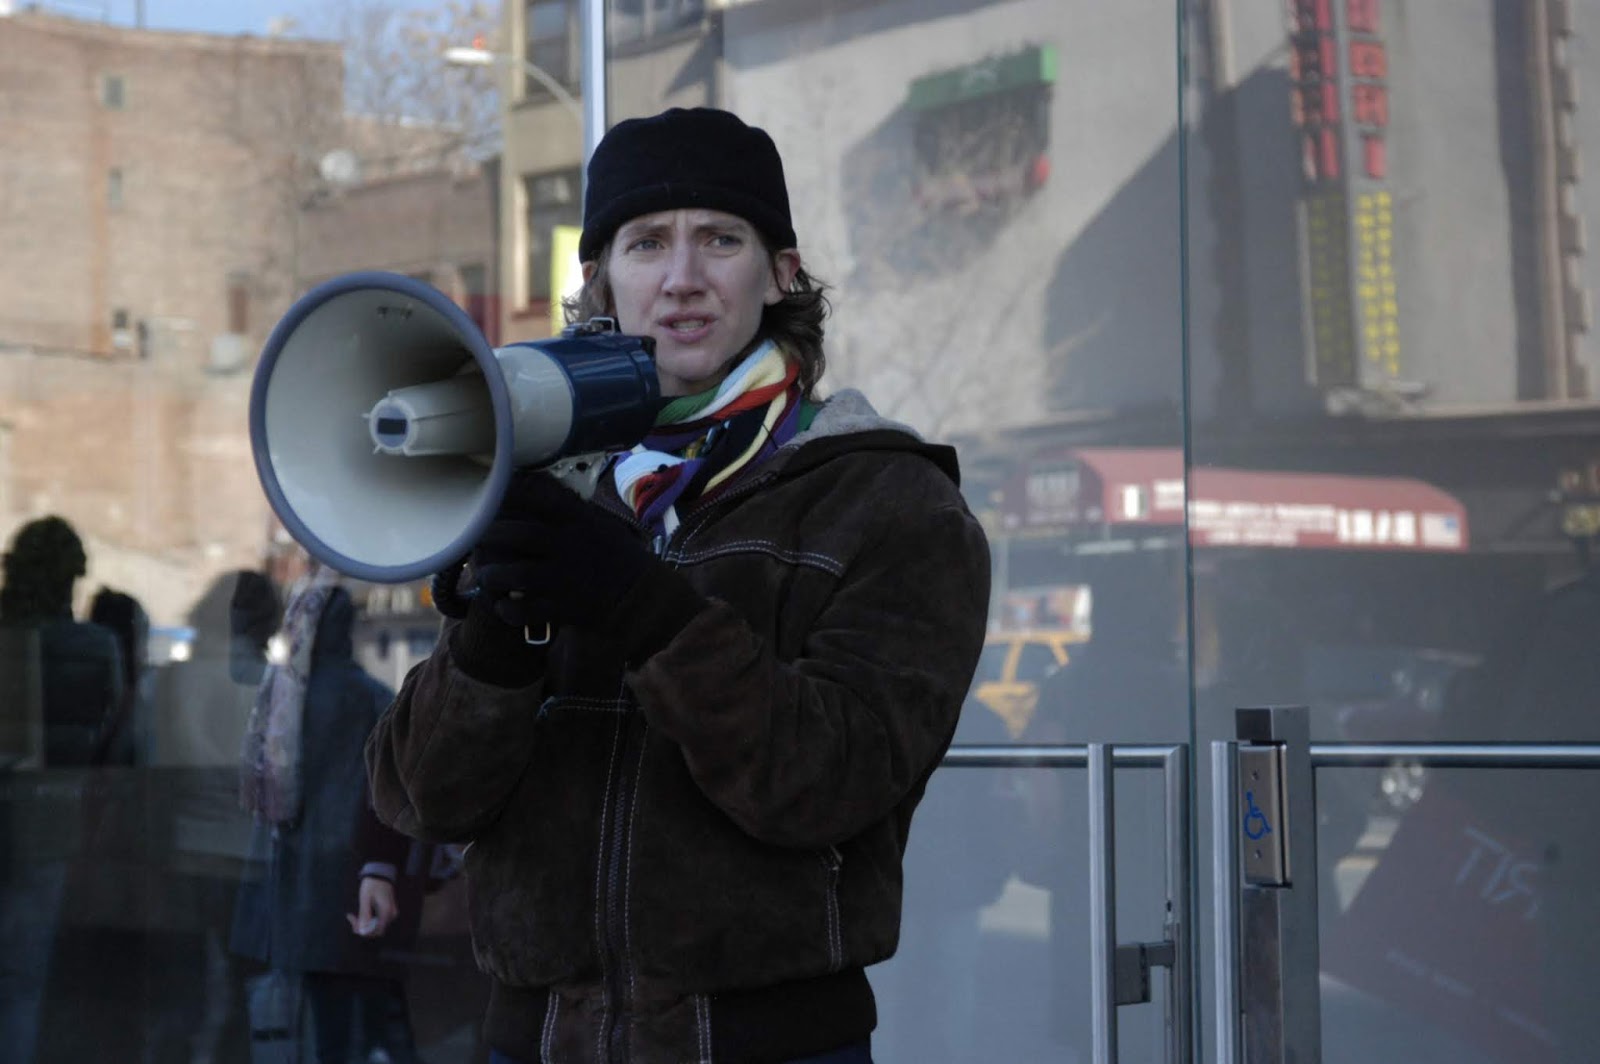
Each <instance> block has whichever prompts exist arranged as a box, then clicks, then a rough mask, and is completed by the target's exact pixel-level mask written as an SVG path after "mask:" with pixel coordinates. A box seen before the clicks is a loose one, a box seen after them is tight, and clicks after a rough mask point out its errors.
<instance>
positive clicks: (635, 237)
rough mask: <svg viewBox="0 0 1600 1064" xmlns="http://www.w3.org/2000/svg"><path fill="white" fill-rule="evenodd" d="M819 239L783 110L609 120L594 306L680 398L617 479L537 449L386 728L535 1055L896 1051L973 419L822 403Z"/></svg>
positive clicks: (422, 827)
mask: <svg viewBox="0 0 1600 1064" xmlns="http://www.w3.org/2000/svg"><path fill="white" fill-rule="evenodd" d="M796 244H797V241H796V238H795V233H794V229H793V225H792V222H791V220H790V214H789V200H788V193H787V191H786V188H785V184H784V177H783V165H782V162H781V160H780V158H779V156H778V152H777V149H776V147H775V146H774V144H773V142H772V140H771V138H769V137H768V136H767V134H766V133H765V132H763V131H762V130H760V129H757V128H754V127H751V126H747V125H746V124H745V123H744V122H742V121H741V120H740V119H738V118H737V117H735V116H734V115H731V114H728V113H727V112H723V111H715V110H708V109H696V110H677V109H674V110H671V111H667V112H665V113H663V114H659V115H656V116H654V117H651V118H644V119H634V120H630V121H626V122H623V123H621V124H619V125H618V126H616V127H615V128H614V129H612V130H611V131H610V132H609V133H608V134H607V135H606V137H605V139H604V140H603V141H602V142H601V143H600V145H599V147H598V148H597V149H596V151H595V153H594V157H593V159H592V160H591V162H590V164H589V170H588V185H587V190H586V194H585V202H584V229H583V236H582V240H581V244H580V253H581V257H582V259H583V263H584V267H583V268H584V276H585V280H586V283H585V286H584V288H583V290H582V293H581V294H580V295H579V297H578V298H577V299H576V301H575V305H574V306H571V307H569V308H568V309H569V314H570V315H572V316H574V317H576V318H578V319H586V318H588V317H590V316H593V315H596V314H604V315H607V316H611V317H614V318H616V320H617V323H618V326H619V328H620V329H621V331H622V332H624V333H628V334H634V335H641V336H647V337H649V338H651V339H652V340H653V341H654V346H655V357H656V368H657V372H658V374H659V378H660V381H661V390H662V394H663V396H666V397H670V399H671V402H669V403H668V404H667V405H666V407H665V409H664V410H663V411H662V412H661V414H660V415H659V417H658V418H657V421H656V427H655V429H654V431H653V432H652V433H651V435H650V436H649V437H648V438H646V439H645V441H644V442H643V443H642V444H641V445H639V446H638V447H636V448H634V450H633V451H632V452H631V453H627V454H621V455H617V456H615V457H614V458H613V460H612V462H611V464H610V465H609V467H608V469H607V471H606V474H605V475H604V477H603V478H602V480H601V482H600V486H599V489H598V490H597V491H596V492H595V495H594V498H593V499H592V501H584V500H582V499H580V498H579V497H578V496H577V495H576V494H574V493H573V492H571V491H568V490H567V489H566V488H564V487H562V486H561V485H559V484H558V483H557V482H556V481H555V480H554V479H552V478H551V477H549V476H548V475H546V474H542V473H533V472H523V473H519V474H517V476H516V477H515V478H514V479H513V481H512V484H511V486H510V488H509V490H508V491H507V493H506V496H505V501H504V502H503V504H502V505H501V507H500V509H499V511H498V513H497V514H496V516H495V519H494V520H493V522H492V523H491V524H490V525H489V528H488V530H487V532H486V533H485V534H484V535H483V536H482V538H481V540H480V541H479V543H478V545H477V547H476V548H475V549H474V550H473V551H472V555H471V565H470V575H471V578H472V580H473V582H474V584H475V587H476V589H477V590H476V593H475V594H474V595H472V596H471V597H470V599H468V598H454V597H451V596H446V597H445V600H444V602H443V603H442V608H443V609H445V610H446V612H447V613H448V614H455V615H454V616H449V617H448V619H447V621H446V624H445V628H444V633H443V636H442V638H441V640H440V643H439V646H438V648H437V649H436V650H435V652H434V654H433V655H432V657H431V658H429V659H428V660H427V661H425V662H423V663H422V664H421V665H419V666H418V667H417V668H416V669H415V670H413V671H412V673H411V675H410V676H408V677H407V679H406V682H405V685H404V687H403V689H402V690H401V693H400V695H399V697H398V698H397V699H396V701H395V703H394V705H393V706H392V707H391V708H390V709H389V711H388V712H387V713H386V714H385V716H384V717H383V719H382V721H381V722H380V723H379V725H378V727H377V729H376V730H375V731H374V733H373V736H372V738H371V740H370V741H369V744H368V747H367V760H368V768H369V771H370V774H371V778H372V788H373V796H374V802H375V805H376V808H377V812H378V814H379V816H380V817H382V818H383V819H384V820H385V821H387V822H388V823H390V824H392V825H393V826H394V827H396V828H398V829H399V830H401V831H403V832H406V833H408V834H412V835H415V836H416V837H418V838H423V839H430V840H435V841H456V840H466V839H470V840H472V845H471V846H470V847H469V849H468V851H467V856H466V866H467V876H468V881H469V889H470V894H471V898H472V913H473V937H474V942H475V948H476V951H477V956H478V959H479V963H480V964H481V966H482V967H484V968H485V969H486V970H487V971H488V972H489V973H490V975H491V976H493V993H492V997H491V1001H490V1005H489V1014H488V1019H487V1024H486V1036H487V1039H488V1041H489V1044H490V1045H491V1046H493V1047H494V1050H495V1059H496V1060H497V1061H501V1062H505V1064H536V1062H541V1061H551V1060H559V1061H562V1062H563V1064H579V1062H587V1061H608V1062H610V1064H623V1062H627V1061H633V1062H640V1064H657V1062H659V1064H667V1062H677V1061H683V1060H715V1061H717V1062H718V1064H722V1062H730V1064H733V1062H791V1061H796V1062H797V1061H805V1062H808V1064H809V1062H829V1064H858V1062H867V1061H870V1059H871V1055H870V1035H871V1032H872V1029H873V1026H874V1024H875V1008H874V1002H873V997H872V990H871V988H870V986H869V985H868V982H867V977H866V975H865V972H864V969H865V968H866V966H868V965H870V964H873V963H875V962H877V961H881V960H883V959H885V958H886V957H888V956H890V955H891V954H892V953H893V952H894V950H895V945H896V942H897V939H898V935H899V925H900V884H901V867H900V854H901V852H902V850H903V848H904V846H905V841H906V834H907V831H908V829H909V826H910V821H911V815H912V811H913V809H914V808H915V807H916V805H917V802H918V800H919V799H920V798H921V796H922V793H923V789H924V787H925V785H926V783H927V780H928V777H929V774H930V773H932V771H933V769H934V767H935V766H936V765H937V764H938V763H939V759H940V757H941V756H942V755H943V753H944V750H945V749H946V747H947V746H948V745H949V742H950V738H951V735H952V733H953V732H954V730H955V725H956V718H957V715H958V713H959V712H960V709H961V703H962V698H963V696H964V695H965V693H966V691H967V686H968V684H969V682H970V680H971V677H972V672H973V668H974V666H975V664H976V661H977V657H978V653H979V649H980V647H981V644H982V641H983V634H984V622H985V614H986V611H987V602H988V584H989V560H988V551H987V546H986V544H985V541H984V536H983V533H982V531H981V530H980V528H979V526H978V523H977V521H976V520H975V519H974V518H973V516H972V515H971V514H970V513H969V512H968V510H967V507H966V506H965V504H964V503H963V501H962V498H961V495H960V493H959V492H958V490H957V467H956V458H955V453H954V451H953V450H952V449H950V448H948V447H943V446H936V445H933V444H929V443H926V442H924V441H922V440H921V439H920V438H918V437H917V436H916V435H915V434H914V433H913V432H912V431H911V430H910V429H907V428H906V427H904V426H902V425H898V424H895V423H892V422H889V421H886V420H884V419H882V418H880V417H879V416H878V415H877V414H876V413H875V412H874V411H873V409H872V407H871V406H870V405H869V404H868V403H867V401H866V400H865V399H864V398H863V397H862V396H860V395H859V394H858V393H855V392H851V391H845V392H840V393H839V394H837V395H834V396H832V397H830V398H828V399H827V400H826V401H819V400H818V399H817V398H816V397H815V394H814V391H815V388H816V385H817V381H818V378H819V377H820V376H821V373H822V367H823V353H822V332H823V330H822V322H823V318H824V316H825V313H826V309H827V304H826V302H825V300H824V299H823V298H822V295H821V290H820V287H819V286H818V285H817V284H816V283H815V282H813V281H812V280H811V279H810V278H809V277H808V276H807V275H806V273H805V271H804V270H803V268H802V266H801V260H800V253H799V251H798V250H796ZM547 632H548V633H549V634H548V638H543V637H544V636H545V634H546V633H547Z"/></svg>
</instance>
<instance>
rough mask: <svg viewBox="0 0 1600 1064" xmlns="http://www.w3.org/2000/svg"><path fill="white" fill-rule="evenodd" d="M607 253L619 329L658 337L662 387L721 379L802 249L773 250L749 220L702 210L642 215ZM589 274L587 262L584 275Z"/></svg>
mask: <svg viewBox="0 0 1600 1064" xmlns="http://www.w3.org/2000/svg"><path fill="white" fill-rule="evenodd" d="M609 256H610V257H609V258H608V259H607V260H606V274H607V279H608V281H609V284H610V288H611V305H612V310H613V312H614V313H615V315H616V318H617V327H618V328H619V329H621V330H622V331H623V332H625V333H629V334H631V335H634V336H649V337H651V338H652V339H654V340H655V342H656V372H657V373H658V375H659V376H660V378H661V394H662V395H692V394H694V393H695V392H700V391H704V390H706V389H707V388H711V387H714V386H716V385H717V384H719V383H720V382H721V381H722V378H724V377H726V376H727V375H728V371H729V370H731V369H732V368H733V365H734V362H733V360H734V359H735V358H736V357H737V356H738V355H740V354H742V353H743V352H744V351H745V349H746V348H748V347H749V346H750V343H751V341H752V340H754V339H755V336H756V330H757V329H758V328H759V327H760V325H761V312H762V309H763V308H764V307H767V306H769V305H771V304H774V303H777V302H778V301H779V300H781V299H782V298H783V295H784V293H785V292H786V291H788V289H789V285H790V284H791V283H792V282H793V280H794V277H795V273H796V271H798V270H799V268H800V253H799V252H798V251H796V250H794V249H793V248H789V249H787V250H784V251H779V252H777V253H776V254H775V255H769V254H768V253H767V250H766V248H765V247H764V246H763V245H762V243H761V238H760V235H759V234H757V232H756V230H755V227H754V226H752V225H751V224H750V223H749V222H747V221H745V220H744V219H743V218H740V217H738V216H737V215H733V214H727V213H725V212H723V211H710V210H701V209H698V208H695V209H681V210H671V211H658V212H657V213H655V214H644V215H640V216H639V217H637V218H635V219H633V220H632V221H630V222H628V223H627V224H625V225H623V226H622V228H620V229H618V230H617V235H616V237H615V238H614V239H613V240H612V242H611V248H610V252H609ZM593 272H594V264H593V263H585V264H584V277H585V279H588V277H589V276H591V275H592V274H593Z"/></svg>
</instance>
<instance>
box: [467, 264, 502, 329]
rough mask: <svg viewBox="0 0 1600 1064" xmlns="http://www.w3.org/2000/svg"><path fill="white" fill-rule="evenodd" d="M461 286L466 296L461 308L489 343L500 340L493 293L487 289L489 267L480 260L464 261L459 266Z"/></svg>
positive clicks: (497, 315)
mask: <svg viewBox="0 0 1600 1064" xmlns="http://www.w3.org/2000/svg"><path fill="white" fill-rule="evenodd" d="M460 273H461V288H462V292H463V294H464V295H465V297H466V304H465V306H464V307H463V308H462V309H464V310H465V311H466V312H467V317H469V318H471V319H472V323H473V324H474V325H476V326H477V327H478V330H479V331H480V332H482V333H483V335H484V337H485V338H486V339H487V340H488V341H489V342H490V343H491V344H498V343H499V342H500V322H499V314H498V313H497V311H496V308H495V305H494V294H493V293H492V292H490V291H489V269H488V267H487V266H485V265H484V264H483V263H481V262H464V263H462V264H461V266H460Z"/></svg>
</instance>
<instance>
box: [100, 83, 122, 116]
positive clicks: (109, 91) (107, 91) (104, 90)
mask: <svg viewBox="0 0 1600 1064" xmlns="http://www.w3.org/2000/svg"><path fill="white" fill-rule="evenodd" d="M126 92H127V85H126V83H125V82H124V81H123V80H122V75H121V74H107V75H106V76H105V77H103V78H101V79H100V103H101V105H102V106H104V107H105V108H106V109H107V110H111V111H120V110H122V107H123V103H124V102H125V99H126Z"/></svg>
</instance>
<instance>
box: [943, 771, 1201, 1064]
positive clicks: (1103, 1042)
mask: <svg viewBox="0 0 1600 1064" xmlns="http://www.w3.org/2000/svg"><path fill="white" fill-rule="evenodd" d="M941 764H942V765H945V766H950V767H963V768H1055V769H1064V768H1081V769H1087V770H1088V773H1087V777H1088V778H1087V783H1086V786H1087V790H1088V799H1089V915H1090V927H1089V942H1090V955H1091V957H1092V962H1093V963H1092V970H1091V972H1090V995H1091V1002H1092V1012H1091V1017H1092V1018H1091V1024H1092V1034H1093V1042H1092V1044H1093V1052H1092V1055H1091V1058H1090V1059H1091V1060H1092V1061H1093V1062H1094V1064H1116V1059H1117V1008H1118V1007H1119V1004H1132V1003H1134V1001H1135V1000H1136V999H1135V998H1133V997H1130V996H1129V995H1126V994H1124V995H1119V994H1118V987H1119V984H1122V985H1126V984H1128V983H1130V982H1131V983H1138V982H1141V981H1143V979H1144V977H1147V976H1148V971H1149V968H1151V967H1161V968H1165V969H1166V990H1167V993H1166V1004H1167V1014H1166V1021H1165V1022H1166V1032H1167V1059H1168V1060H1171V1061H1192V1060H1193V1059H1194V1047H1195V1030H1194V1025H1195V1015H1196V1009H1195V989H1194V987H1195V981H1194V978H1193V965H1194V921H1195V912H1196V909H1195V906H1194V894H1193V867H1192V852H1191V842H1190V840H1191V831H1192V828H1193V825H1192V824H1191V822H1190V810H1191V808H1192V805H1191V802H1192V792H1191V789H1190V781H1189V775H1190V774H1189V744H1187V743H1172V744H1167V745H1127V746H1116V745H1112V744H1108V743H1087V744H1078V745H1071V744H1067V745H1033V746H952V747H951V748H950V749H949V751H948V752H946V754H945V757H944V760H943V762H942V763H941ZM1133 768H1137V769H1159V770H1160V771H1161V776H1162V787H1163V792H1164V801H1165V805H1166V810H1165V815H1164V817H1163V822H1164V824H1165V851H1166V861H1165V866H1166V872H1165V875H1166V908H1167V911H1166V916H1165V920H1164V930H1165V933H1166V937H1165V939H1164V940H1163V941H1162V942H1159V943H1132V944H1121V943H1118V942H1117V940H1116V934H1117V912H1116V827H1115V819H1116V805H1115V799H1116V786H1115V770H1116V769H1133ZM1119 996H1120V997H1122V998H1123V1000H1122V1001H1121V1002H1119ZM1143 1000H1148V999H1147V998H1145V999H1143Z"/></svg>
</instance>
